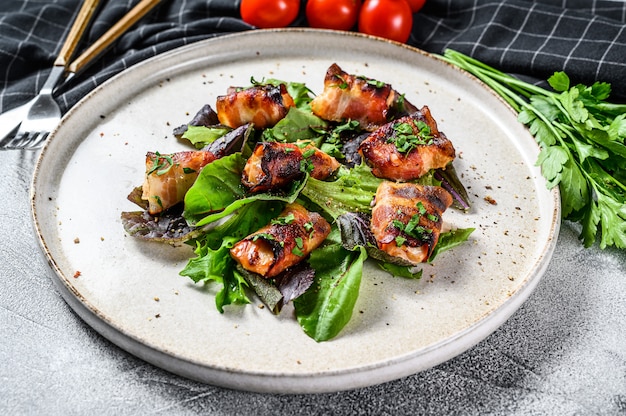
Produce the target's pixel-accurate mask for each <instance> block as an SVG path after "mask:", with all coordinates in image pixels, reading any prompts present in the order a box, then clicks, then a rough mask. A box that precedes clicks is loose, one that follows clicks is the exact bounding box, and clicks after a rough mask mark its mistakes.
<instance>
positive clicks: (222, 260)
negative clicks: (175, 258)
mask: <svg viewBox="0 0 626 416" xmlns="http://www.w3.org/2000/svg"><path fill="white" fill-rule="evenodd" d="M236 242H237V238H233V237H226V238H224V240H223V241H222V244H221V245H220V247H218V248H217V249H216V250H213V249H211V248H210V247H209V246H208V244H206V243H205V242H203V241H202V240H198V241H196V249H195V253H196V257H195V258H192V259H190V260H189V262H188V263H187V266H185V268H184V269H183V270H181V271H180V273H179V274H180V275H181V276H187V277H189V278H191V280H193V281H194V282H195V283H200V282H203V283H207V284H208V283H211V282H213V283H216V284H217V285H218V287H219V289H218V291H217V293H216V294H215V306H216V307H217V310H218V311H219V312H220V313H224V306H226V305H231V304H237V305H241V304H247V303H250V300H249V299H248V296H247V295H246V291H245V288H246V287H247V283H246V281H245V280H244V279H243V278H242V277H241V275H239V274H238V273H234V270H235V264H234V263H235V261H234V260H233V259H232V257H230V255H229V250H230V249H231V248H232V246H233V245H234V244H235V243H236Z"/></svg>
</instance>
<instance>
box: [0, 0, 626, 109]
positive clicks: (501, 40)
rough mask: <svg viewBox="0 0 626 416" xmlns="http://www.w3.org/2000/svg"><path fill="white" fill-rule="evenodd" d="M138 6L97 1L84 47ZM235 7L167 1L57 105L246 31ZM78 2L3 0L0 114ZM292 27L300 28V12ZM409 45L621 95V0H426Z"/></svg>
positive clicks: (25, 85)
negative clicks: (188, 48)
mask: <svg viewBox="0 0 626 416" xmlns="http://www.w3.org/2000/svg"><path fill="white" fill-rule="evenodd" d="M136 3H137V0H109V1H103V5H102V6H101V9H100V10H99V12H98V16H97V18H96V20H95V21H94V23H93V25H92V27H91V28H90V30H89V33H88V35H87V36H86V39H85V41H84V45H88V44H90V43H91V42H93V41H94V40H95V39H97V38H98V37H99V36H100V35H101V34H102V33H104V32H105V31H106V30H107V29H108V28H109V27H110V26H111V25H112V24H113V23H115V22H116V21H117V20H118V19H119V18H120V17H121V16H123V15H124V14H125V13H126V12H127V11H128V10H129V9H130V8H131V7H132V6H133V5H134V4H136ZM238 3H239V2H238V1H237V0H163V2H162V3H161V4H160V5H159V6H157V8H156V9H155V10H153V11H152V12H151V13H150V14H149V15H148V16H147V17H145V18H144V19H143V20H142V21H141V22H140V23H139V24H137V25H136V26H135V27H134V28H132V29H131V30H130V31H128V33H126V34H125V35H124V36H123V37H122V38H121V39H120V40H119V41H118V42H117V43H116V45H115V46H114V47H113V48H112V49H111V50H109V51H108V52H107V53H106V54H105V55H104V56H103V57H102V58H101V59H100V60H99V61H98V62H96V63H95V64H93V65H92V66H90V67H89V68H88V69H87V70H86V71H85V72H84V73H82V74H81V75H80V76H78V77H76V78H75V79H74V80H72V81H71V82H70V83H69V84H68V85H64V86H63V87H62V88H61V89H60V94H59V97H58V101H59V103H60V105H61V106H62V108H63V110H64V111H65V110H67V109H68V108H69V107H71V106H72V105H73V104H75V103H76V102H77V101H78V100H79V99H80V98H81V97H83V96H84V95H85V94H86V93H88V92H89V91H90V90H92V89H93V88H94V87H95V86H96V85H98V84H100V83H102V82H103V81H105V80H106V79H108V78H109V77H111V76H113V75H115V74H116V73H118V72H120V71H122V70H123V69H125V68H127V67H129V66H131V65H133V64H135V63H137V62H139V61H141V60H144V59H146V58H149V57H152V56H154V55H156V54H158V53H162V52H165V51H167V50H171V49H173V48H175V47H178V46H182V45H185V44H188V43H191V42H195V41H198V40H201V39H206V38H209V37H212V36H217V35H220V34H225V33H232V32H238V31H243V30H249V29H252V28H251V27H250V26H248V25H247V24H245V23H244V22H242V21H241V20H240V19H239V13H238ZM304 3H305V0H303V5H304ZM79 5H80V1H79V0H10V1H1V2H0V111H5V110H7V109H9V108H12V107H14V106H16V105H18V104H20V103H22V102H25V101H27V100H28V99H29V98H31V97H33V96H34V95H35V94H36V93H37V91H38V90H39V89H40V88H41V86H42V84H43V82H44V81H45V79H46V76H47V74H48V72H49V70H50V67H51V65H52V63H53V61H54V59H55V57H56V54H57V53H58V51H59V50H60V48H61V44H62V40H63V39H64V37H65V35H66V34H67V31H68V30H69V27H70V24H71V22H72V20H73V18H74V15H75V14H76V11H77V10H78V8H79ZM302 10H304V7H303V8H302ZM294 25H298V26H305V25H306V20H305V18H304V16H303V13H301V16H300V17H299V18H298V20H297V21H296V22H295V23H294ZM408 43H410V44H411V45H413V46H417V47H419V48H421V49H424V50H426V51H429V52H434V53H442V52H443V51H444V50H445V49H446V48H452V49H455V50H458V51H460V52H464V53H466V54H469V55H471V56H473V57H475V58H478V59H479V60H481V61H483V62H485V63H487V64H490V65H493V66H495V67H497V68H498V69H501V70H503V71H505V72H509V73H512V74H515V75H518V76H521V77H522V78H524V79H526V80H531V81H533V82H540V81H541V80H545V79H546V78H547V77H548V76H549V75H551V74H552V73H553V72H554V71H560V70H565V71H566V72H567V73H568V74H569V75H570V77H571V78H572V79H573V81H574V82H583V83H587V84H589V83H592V82H593V81H595V80H601V81H607V82H610V83H611V84H612V85H613V95H612V97H613V100H614V101H624V100H626V1H608V0H535V1H525V0H502V1H486V0H428V1H427V4H426V6H425V7H424V9H423V10H422V11H421V12H419V13H417V14H416V15H415V21H414V27H413V33H412V35H411V38H410V40H409V42H408Z"/></svg>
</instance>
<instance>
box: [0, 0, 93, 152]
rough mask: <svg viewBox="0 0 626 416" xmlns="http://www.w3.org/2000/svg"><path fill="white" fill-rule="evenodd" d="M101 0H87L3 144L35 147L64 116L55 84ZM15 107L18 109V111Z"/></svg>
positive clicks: (61, 76) (9, 146)
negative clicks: (38, 87) (52, 64)
mask: <svg viewBox="0 0 626 416" xmlns="http://www.w3.org/2000/svg"><path fill="white" fill-rule="evenodd" d="M99 3H100V1H99V0H85V1H84V2H83V5H82V6H81V8H80V10H79V11H78V14H77V16H76V19H75V20H74V23H73V24H72V27H71V29H70V31H69V33H68V35H67V38H66V39H65V42H63V46H62V47H61V51H60V52H59V55H58V56H57V58H56V60H55V61H54V66H53V67H52V70H51V71H50V74H49V75H48V78H47V79H46V82H45V83H44V85H43V87H42V88H41V90H40V91H39V94H37V96H36V97H35V98H34V99H32V100H30V101H29V102H28V103H26V104H24V105H23V106H22V108H19V109H18V110H19V111H20V112H24V113H26V117H25V118H24V119H23V121H22V123H21V124H20V128H19V130H18V132H17V134H16V135H15V137H14V138H13V139H12V140H10V141H8V142H7V143H6V144H2V147H3V148H22V147H24V148H35V147H38V146H39V145H40V144H41V143H42V142H43V141H44V140H45V139H46V137H47V136H48V133H49V132H50V130H52V129H53V128H54V127H55V126H56V125H57V124H58V123H59V120H61V110H60V108H59V105H58V104H57V103H56V101H54V98H52V93H53V91H54V88H55V87H56V86H57V84H58V83H59V81H61V79H62V78H63V75H64V74H65V69H66V68H67V66H68V65H69V60H70V58H71V57H72V55H73V54H74V51H75V50H76V47H77V46H78V43H79V42H80V39H81V38H82V36H83V33H85V30H86V29H87V26H88V25H89V22H90V21H91V18H92V17H93V15H94V13H95V11H96V9H97V8H98V4H99ZM18 110H16V111H18Z"/></svg>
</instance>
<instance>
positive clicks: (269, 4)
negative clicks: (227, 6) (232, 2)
mask: <svg viewBox="0 0 626 416" xmlns="http://www.w3.org/2000/svg"><path fill="white" fill-rule="evenodd" d="M299 11H300V0H241V5H240V6H239V12H240V13H241V18H242V19H243V21H244V22H246V23H248V24H251V25H253V26H256V27H259V28H262V29H267V28H272V27H285V26H289V24H291V22H293V21H294V20H295V19H296V17H297V16H298V12H299Z"/></svg>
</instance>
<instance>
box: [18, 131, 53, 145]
mask: <svg viewBox="0 0 626 416" xmlns="http://www.w3.org/2000/svg"><path fill="white" fill-rule="evenodd" d="M49 134H50V132H47V131H40V132H39V134H37V136H36V137H33V138H32V139H31V140H30V141H29V142H28V143H27V144H26V145H25V146H24V147H25V148H26V149H37V148H39V147H41V146H42V145H43V143H44V142H45V141H46V139H47V138H48V135H49Z"/></svg>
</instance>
